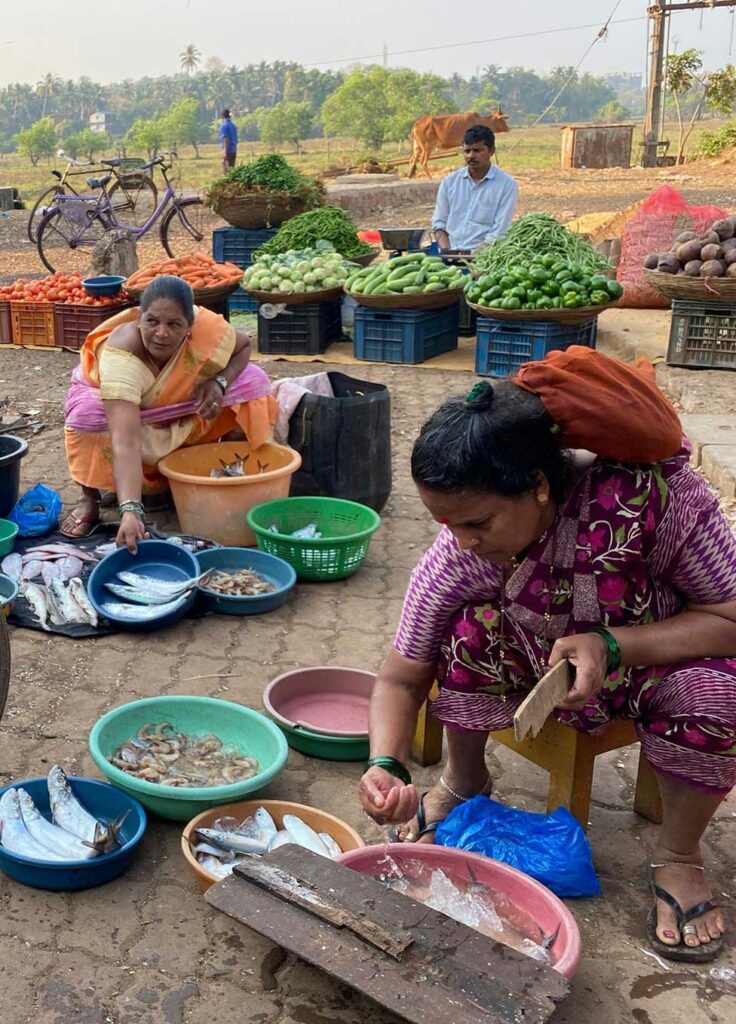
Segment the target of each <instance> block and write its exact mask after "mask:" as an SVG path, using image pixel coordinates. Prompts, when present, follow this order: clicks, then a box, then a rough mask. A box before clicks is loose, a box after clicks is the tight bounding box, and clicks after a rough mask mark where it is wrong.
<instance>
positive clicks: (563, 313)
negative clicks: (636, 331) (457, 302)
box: [465, 299, 613, 326]
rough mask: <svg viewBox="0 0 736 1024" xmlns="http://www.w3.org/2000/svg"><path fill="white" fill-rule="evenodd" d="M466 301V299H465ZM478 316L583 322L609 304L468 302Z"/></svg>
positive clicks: (553, 321) (551, 321) (525, 320)
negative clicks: (523, 305) (504, 305)
mask: <svg viewBox="0 0 736 1024" xmlns="http://www.w3.org/2000/svg"><path fill="white" fill-rule="evenodd" d="M465 301H466V302H468V300H467V299H466V300H465ZM468 305H469V306H470V308H471V309H474V310H475V311H476V313H478V314H480V316H485V317H489V318H490V319H491V320H508V321H511V322H516V323H525V322H526V323H536V324H570V325H571V326H572V325H573V324H584V323H585V322H586V320H592V319H593V317H596V316H598V314H599V313H602V312H603V310H604V309H610V306H611V305H613V303H611V304H609V305H608V306H579V307H578V308H577V309H497V308H496V307H495V306H479V305H478V304H477V303H476V302H468Z"/></svg>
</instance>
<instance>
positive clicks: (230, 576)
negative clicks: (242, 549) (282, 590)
mask: <svg viewBox="0 0 736 1024" xmlns="http://www.w3.org/2000/svg"><path fill="white" fill-rule="evenodd" d="M207 589H208V590H214V591H216V592H217V593H218V594H227V595H228V596H230V597H253V596H255V595H256V594H272V593H273V591H274V590H276V585H275V584H274V583H269V581H268V580H267V579H266V578H265V577H263V576H261V574H260V573H258V572H254V571H253V570H252V569H239V570H238V571H237V572H226V571H225V570H224V569H214V570H213V571H212V573H211V574H210V576H209V577H208V578H207Z"/></svg>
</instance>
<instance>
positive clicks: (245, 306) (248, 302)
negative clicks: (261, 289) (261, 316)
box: [227, 288, 259, 316]
mask: <svg viewBox="0 0 736 1024" xmlns="http://www.w3.org/2000/svg"><path fill="white" fill-rule="evenodd" d="M258 305H259V303H258V300H257V299H252V298H251V297H250V295H249V294H248V292H247V291H246V290H245V289H244V288H236V289H235V291H234V292H231V294H230V295H228V297H227V312H228V316H229V315H230V314H231V313H257V312H258Z"/></svg>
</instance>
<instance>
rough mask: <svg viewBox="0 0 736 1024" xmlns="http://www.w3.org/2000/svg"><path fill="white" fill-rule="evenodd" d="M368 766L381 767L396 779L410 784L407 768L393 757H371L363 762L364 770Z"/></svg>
mask: <svg viewBox="0 0 736 1024" xmlns="http://www.w3.org/2000/svg"><path fill="white" fill-rule="evenodd" d="M369 768H383V769H384V771H387V772H388V773H389V775H395V776H396V778H397V779H401V781H402V782H403V783H404V785H406V786H410V785H411V775H410V774H409V769H408V768H407V767H406V765H404V764H402V763H401V761H399V760H397V758H395V757H371V758H369V759H368V760H367V761H366V764H365V770H366V771H368V769H369Z"/></svg>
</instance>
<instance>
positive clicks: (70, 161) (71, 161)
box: [56, 149, 94, 167]
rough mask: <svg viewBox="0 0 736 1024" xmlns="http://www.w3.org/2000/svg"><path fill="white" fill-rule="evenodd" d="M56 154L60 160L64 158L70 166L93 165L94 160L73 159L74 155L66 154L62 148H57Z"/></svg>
mask: <svg viewBox="0 0 736 1024" xmlns="http://www.w3.org/2000/svg"><path fill="white" fill-rule="evenodd" d="M56 155H57V156H58V157H59V159H60V160H66V162H67V163H68V164H69V165H70V167H94V160H75V159H74V157H71V156H68V155H67V154H66V153H65V152H64V150H63V149H58V150H57V151H56Z"/></svg>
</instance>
